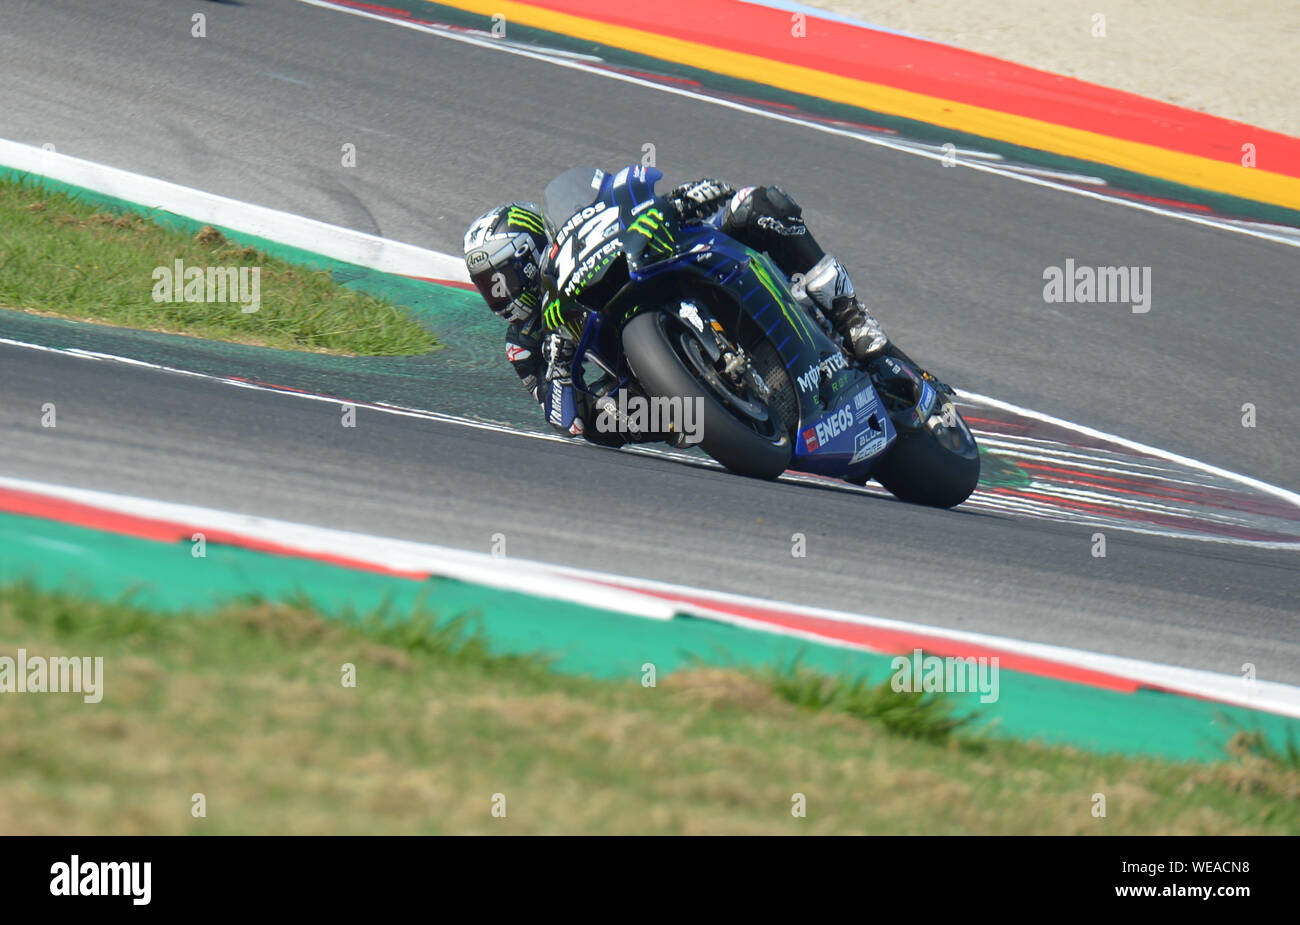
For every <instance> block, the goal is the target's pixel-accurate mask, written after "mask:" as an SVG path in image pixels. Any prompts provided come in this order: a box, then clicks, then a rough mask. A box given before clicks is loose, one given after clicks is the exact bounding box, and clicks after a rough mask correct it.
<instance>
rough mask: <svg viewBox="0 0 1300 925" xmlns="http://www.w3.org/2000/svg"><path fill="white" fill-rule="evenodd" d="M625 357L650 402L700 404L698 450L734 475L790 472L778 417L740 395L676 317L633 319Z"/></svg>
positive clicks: (786, 438)
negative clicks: (664, 400)
mask: <svg viewBox="0 0 1300 925" xmlns="http://www.w3.org/2000/svg"><path fill="white" fill-rule="evenodd" d="M623 352H624V353H625V354H626V355H627V361H628V365H629V366H631V367H632V372H633V373H634V374H635V375H636V378H637V381H638V382H640V383H641V387H642V388H643V389H644V390H645V391H646V392H647V393H648V394H649V395H650V396H652V397H657V398H673V397H680V398H681V399H682V400H683V401H687V400H692V399H697V400H698V403H697V404H696V407H697V408H701V409H702V411H703V416H702V419H701V422H700V437H701V439H700V443H699V446H700V448H701V449H702V450H704V452H706V453H708V454H709V455H710V456H712V457H713V458H714V459H716V460H717V461H718V462H720V463H722V464H723V465H724V466H726V467H727V468H728V469H730V470H731V471H732V472H736V473H739V474H740V475H747V476H752V477H754V478H760V479H774V478H776V477H777V476H778V475H780V474H781V473H782V472H784V471H785V470H786V469H787V468H788V467H789V465H790V458H791V455H792V454H793V452H794V448H793V446H792V444H791V443H790V437H789V435H788V433H787V428H786V425H785V423H784V422H783V421H782V420H781V418H780V415H779V413H778V412H776V411H774V410H773V409H772V408H771V407H770V406H769V405H767V404H766V403H758V402H756V401H755V400H754V399H752V398H746V397H744V396H740V395H737V394H736V392H735V390H734V389H732V388H731V387H730V386H729V384H728V383H727V382H726V381H725V380H724V379H723V378H722V377H721V376H719V374H718V373H717V371H716V370H714V369H713V368H712V365H711V364H710V363H709V362H708V358H707V356H705V355H704V351H703V349H702V347H701V346H700V343H699V340H698V338H697V337H696V335H695V333H694V332H692V331H691V330H690V329H689V328H687V327H686V325H685V324H684V323H683V322H682V321H681V320H680V319H679V318H678V317H677V316H676V315H675V314H671V313H669V312H659V311H647V312H644V313H643V314H640V315H637V316H636V317H634V318H633V319H632V320H631V321H629V322H628V323H627V325H626V326H625V327H624V328H623ZM746 408H748V409H752V413H746V410H745V409H746Z"/></svg>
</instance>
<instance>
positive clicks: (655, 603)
mask: <svg viewBox="0 0 1300 925" xmlns="http://www.w3.org/2000/svg"><path fill="white" fill-rule="evenodd" d="M0 488H8V489H12V490H15V491H24V492H31V493H34V494H39V495H45V496H49V497H55V498H62V499H65V500H68V501H73V502H76V503H79V504H85V505H89V506H91V507H95V508H99V509H101V510H108V511H115V512H118V513H123V514H132V515H135V516H138V517H149V518H156V519H160V520H166V521H172V522H178V523H180V524H182V525H184V526H186V527H191V526H192V527H196V528H199V529H204V528H206V529H207V530H209V531H213V532H216V531H222V532H228V533H235V534H239V535H241V536H244V537H247V538H251V539H254V540H261V541H264V542H272V543H278V544H281V545H287V546H291V547H294V548H296V549H298V550H301V551H303V552H308V553H312V554H316V555H333V556H342V557H346V558H349V559H353V560H358V561H363V562H369V563H373V564H375V565H379V566H382V567H385V568H389V569H396V570H401V571H408V572H419V573H424V572H429V573H432V574H435V575H440V576H445V577H449V578H456V579H460V580H464V581H469V582H474V583H477V584H484V585H488V586H490V587H495V588H502V589H507V590H513V591H518V592H521V593H525V594H535V595H538V596H540V597H547V598H555V599H562V600H569V601H573V602H575V603H580V604H582V603H586V604H589V605H591V606H595V607H602V608H606V609H610V610H615V611H619V612H622V613H630V614H633V615H636V616H643V617H648V618H651V619H660V620H663V619H671V618H672V617H673V616H674V615H676V614H680V613H694V614H699V613H701V611H703V612H704V613H705V614H706V615H708V616H710V617H712V618H714V619H718V620H724V621H726V622H730V623H736V624H738V625H744V626H748V627H751V628H754V629H761V630H764V631H766V632H779V633H782V634H786V631H785V630H783V629H780V628H778V627H773V626H772V625H771V624H765V623H761V622H757V621H754V620H749V619H746V618H744V617H740V616H737V615H735V614H732V613H728V612H727V611H726V610H724V609H719V608H718V607H716V606H715V607H709V606H708V604H707V603H706V604H705V605H703V606H701V605H698V604H690V603H683V602H682V601H680V600H679V601H671V600H664V599H662V598H658V597H652V596H649V595H645V594H641V593H638V592H639V591H640V590H645V591H649V592H657V593H661V594H670V595H673V596H675V597H678V598H682V599H691V598H705V599H706V601H712V602H713V603H714V604H715V605H726V604H732V605H739V606H742V607H753V608H762V609H772V610H777V611H787V612H790V613H796V614H802V615H806V616H811V617H819V618H822V619H827V620H834V621H836V622H841V623H852V624H856V625H859V626H869V627H876V628H881V629H890V630H896V631H903V632H907V633H909V634H915V635H921V636H931V637H936V638H940V639H945V640H951V641H953V642H964V643H969V644H971V645H977V646H982V647H984V648H988V649H993V650H995V651H1001V652H1007V653H1015V654H1018V655H1023V656H1029V657H1033V658H1040V659H1044V660H1046V661H1050V662H1055V663H1057V664H1062V665H1071V666H1076V667H1081V668H1087V669H1091V670H1093V671H1099V672H1103V673H1106V674H1110V675H1116V676H1118V677H1122V678H1128V679H1131V680H1134V681H1138V682H1140V683H1142V684H1147V685H1152V686H1158V687H1163V688H1167V689H1170V690H1173V691H1176V692H1178V693H1181V694H1186V695H1191V696H1196V697H1207V698H1210V699H1212V700H1216V701H1220V702H1223V703H1231V704H1234V705H1238V706H1243V707H1247V708H1250V709H1256V710H1265V711H1267V712H1271V713H1278V714H1281V715H1284V716H1291V717H1297V718H1300V687H1295V686H1292V685H1288V684H1281V683H1278V682H1274V681H1261V680H1256V681H1255V682H1254V683H1253V684H1248V683H1247V682H1245V681H1244V680H1243V679H1242V678H1239V677H1236V676H1234V675H1224V674H1219V673H1216V672H1210V671H1203V670H1199V669H1190V668H1180V667H1177V666H1173V665H1162V664H1158V663H1155V662H1147V661H1143V660H1141V659H1132V658H1124V657H1121V656H1114V655H1105V654H1102V653H1096V652H1087V651H1084V650H1080V649H1071V648H1068V647H1064V646H1054V645H1047V644H1043V643H1032V642H1024V641H1022V640H1017V639H1011V638H1007V637H1002V636H993V635H989V634H985V633H973V632H967V631H963V630H952V629H947V628H944V627H938V626H928V625H926V624H922V623H912V622H909V621H904V620H890V619H886V618H883V617H873V616H867V615H864V614H857V613H851V612H848V611H841V610H831V609H827V608H822V607H807V606H803V605H799V604H791V603H786V602H779V601H772V600H766V599H763V598H756V597H749V596H746V595H740V594H729V593H725V592H720V591H709V590H704V589H700V588H693V587H690V586H687V585H679V584H673V583H670V582H662V581H652V580H649V579H639V578H629V577H627V576H623V575H615V574H611V573H607V572H597V571H593V570H590V569H582V568H574V567H569V566H557V565H550V564H547V563H544V562H535V561H532V560H528V559H514V558H496V557H494V556H491V555H489V554H487V553H478V552H469V551H466V550H462V549H453V548H450V547H445V546H436V545H432V544H428V543H418V542H414V541H411V540H398V539H390V538H387V537H380V536H373V535H370V534H364V533H354V532H351V531H347V530H335V529H332V528H328V527H318V526H311V525H308V524H300V523H294V522H291V521H283V520H276V519H273V518H269V517H259V516H255V515H251V514H238V513H233V512H230V511H221V510H217V509H213V508H205V507H198V506H195V505H189V504H179V503H175V502H170V501H157V500H153V499H149V498H135V497H131V496H129V495H119V494H115V493H111V492H102V491H93V490H90V489H84V488H72V487H68V486H62V485H52V484H48V483H44V482H35V481H30V480H28V479H17V478H9V477H6V476H0ZM607 584H613V585H615V587H612V588H611V587H607V586H606V585H607ZM788 635H796V636H799V637H800V638H808V639H815V640H817V641H818V642H822V643H825V644H827V645H833V646H837V647H841V648H862V647H860V646H855V645H852V644H848V643H844V642H842V641H836V640H831V639H827V638H826V637H823V636H819V635H816V634H813V633H807V632H798V631H795V632H790V633H788Z"/></svg>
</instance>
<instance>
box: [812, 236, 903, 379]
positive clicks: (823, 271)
mask: <svg viewBox="0 0 1300 925" xmlns="http://www.w3.org/2000/svg"><path fill="white" fill-rule="evenodd" d="M802 288H803V290H804V292H806V293H807V295H808V297H809V298H810V299H812V300H813V302H815V303H816V304H817V305H818V307H820V308H821V310H822V311H823V312H824V313H825V314H826V317H827V318H828V319H829V320H830V322H831V324H833V325H834V326H835V330H836V331H838V332H839V333H840V334H841V335H842V336H843V338H844V341H845V343H846V344H848V346H849V349H850V350H851V351H852V352H853V355H854V356H856V357H857V358H858V359H859V360H870V359H874V358H875V357H877V356H879V355H880V354H881V353H882V352H884V350H885V348H886V347H888V346H889V338H888V337H886V336H885V332H884V331H883V330H881V327H880V322H878V321H876V319H875V317H874V316H873V315H872V314H871V312H869V311H867V307H866V306H865V305H863V304H862V303H861V302H860V301H859V300H858V297H857V293H855V292H854V291H853V280H851V279H849V274H848V271H847V270H845V269H844V266H843V264H841V263H840V262H839V261H838V260H837V259H835V257H834V256H833V255H831V254H827V255H826V256H824V257H822V259H821V260H818V261H817V263H815V264H814V265H813V267H812V269H810V270H809V271H808V272H807V273H805V274H804V277H803V287H802Z"/></svg>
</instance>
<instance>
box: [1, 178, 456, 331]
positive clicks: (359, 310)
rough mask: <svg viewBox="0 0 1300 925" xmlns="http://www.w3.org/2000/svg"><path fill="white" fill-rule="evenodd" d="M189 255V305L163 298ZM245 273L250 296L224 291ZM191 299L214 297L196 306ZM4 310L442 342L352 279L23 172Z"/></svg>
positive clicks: (177, 294)
mask: <svg viewBox="0 0 1300 925" xmlns="http://www.w3.org/2000/svg"><path fill="white" fill-rule="evenodd" d="M177 260H180V261H181V262H182V263H181V267H182V274H181V277H180V279H176V280H174V285H173V287H172V289H171V291H170V297H171V298H172V299H177V300H174V301H159V300H158V299H157V298H155V296H158V297H163V296H167V295H168V291H167V290H165V289H163V288H160V284H161V283H162V282H163V276H162V275H161V274H162V273H163V272H164V271H165V273H166V274H167V276H168V281H169V282H172V281H173V280H172V278H173V277H175V276H176V273H175V270H176V261H177ZM194 268H197V269H199V270H200V271H201V272H202V274H203V278H202V284H201V285H194V283H193V282H192V281H191V288H190V290H189V292H188V294H187V292H186V289H185V284H186V282H187V281H186V278H185V274H184V271H186V270H193V269H194ZM241 268H242V269H245V270H247V271H250V272H248V273H246V274H245V276H244V281H245V282H246V284H247V285H246V288H241V289H240V290H239V297H238V298H237V297H236V296H235V292H234V290H233V286H229V285H228V286H227V287H226V289H225V290H224V291H223V290H221V289H218V288H217V287H216V285H215V284H216V282H217V281H218V277H219V276H225V278H226V280H227V281H229V282H233V281H234V279H235V276H229V275H228V274H229V271H230V270H234V271H235V275H236V276H237V275H238V273H239V271H240V269H241ZM254 269H256V270H257V271H258V272H257V274H256V277H257V290H256V301H254V299H253V294H254V292H253V290H252V288H251V286H252V281H253V274H252V273H251V271H252V270H254ZM209 270H211V271H212V274H211V275H212V282H213V286H212V287H211V289H209V286H208V282H209ZM189 296H196V297H200V298H202V299H203V301H184V299H185V298H188V297H189ZM219 297H221V298H219ZM240 299H242V300H243V301H241V300H240ZM254 305H256V307H257V310H256V311H245V308H251V307H253V306H254ZM0 306H5V307H7V308H15V309H19V310H23V311H30V312H38V313H45V314H53V315H59V316H61V317H66V318H75V319H79V320H84V321H94V322H97V323H100V324H110V325H117V326H121V327H131V328H140V329H144V330H149V331H163V332H166V333H172V334H189V335H193V336H196V337H205V338H209V339H213V340H225V341H232V342H235V343H241V344H254V345H258V346H265V347H279V348H287V349H292V350H310V351H315V352H321V353H339V354H352V355H365V356H396V355H405V354H414V353H425V352H428V351H429V350H432V349H433V348H434V347H436V346H437V342H436V341H435V340H434V338H433V335H431V334H430V333H429V332H428V331H426V330H425V329H424V328H423V327H421V326H420V324H419V323H418V322H417V321H416V320H415V319H414V318H412V317H411V316H410V315H408V314H407V313H406V312H404V311H403V310H402V309H401V308H399V307H398V306H396V305H393V304H392V303H390V302H388V301H386V300H383V299H378V298H375V297H374V296H370V295H367V294H365V293H361V292H357V291H355V290H352V289H347V288H345V287H343V286H340V285H339V284H338V283H336V282H335V281H334V279H333V277H332V276H331V275H330V274H329V273H328V272H325V271H316V270H309V269H306V268H304V267H299V266H295V265H294V264H291V263H289V262H287V261H285V260H281V259H279V258H276V257H271V256H269V255H267V254H266V253H264V252H262V251H260V250H257V249H255V248H251V247H241V246H239V245H237V244H235V243H233V242H231V241H229V240H227V239H226V238H225V237H224V236H223V235H222V234H221V232H219V231H217V230H216V229H213V228H208V227H205V228H204V229H203V230H201V231H200V232H199V233H198V234H195V235H191V234H187V233H185V232H183V231H178V230H173V229H168V228H164V227H162V226H160V225H157V224H154V223H152V222H150V221H148V220H147V219H145V218H142V217H141V216H139V215H133V214H115V213H112V212H105V211H102V210H100V209H99V208H97V207H95V206H93V205H90V204H88V203H85V202H81V201H79V200H77V199H75V198H73V197H71V196H68V195H66V194H63V193H55V192H51V191H49V190H47V189H44V188H43V187H40V186H38V185H35V184H32V183H24V182H20V181H17V180H13V179H0Z"/></svg>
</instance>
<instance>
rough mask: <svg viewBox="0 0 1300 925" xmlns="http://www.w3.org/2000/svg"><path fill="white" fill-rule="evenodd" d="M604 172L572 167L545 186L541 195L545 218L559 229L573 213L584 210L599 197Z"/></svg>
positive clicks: (591, 168)
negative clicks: (544, 190)
mask: <svg viewBox="0 0 1300 925" xmlns="http://www.w3.org/2000/svg"><path fill="white" fill-rule="evenodd" d="M604 179H605V171H603V170H599V169H597V168H595V167H574V168H573V169H572V170H566V171H565V172H564V173H562V174H560V175H559V176H558V177H556V178H555V179H554V180H552V181H551V182H550V183H548V184H547V185H546V192H545V193H543V197H544V202H545V208H546V217H547V218H549V219H550V220H551V224H552V225H554V226H555V227H556V228H559V227H560V226H561V225H563V224H564V222H565V220H566V219H567V218H568V217H569V216H570V215H572V214H573V213H574V212H577V211H579V210H580V209H584V208H586V207H587V206H589V205H591V204H592V203H593V202H595V201H596V197H597V196H598V195H600V184H601V181H603V180H604Z"/></svg>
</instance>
